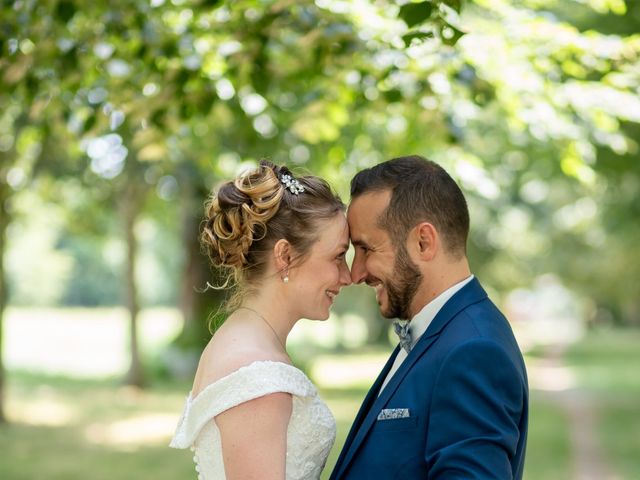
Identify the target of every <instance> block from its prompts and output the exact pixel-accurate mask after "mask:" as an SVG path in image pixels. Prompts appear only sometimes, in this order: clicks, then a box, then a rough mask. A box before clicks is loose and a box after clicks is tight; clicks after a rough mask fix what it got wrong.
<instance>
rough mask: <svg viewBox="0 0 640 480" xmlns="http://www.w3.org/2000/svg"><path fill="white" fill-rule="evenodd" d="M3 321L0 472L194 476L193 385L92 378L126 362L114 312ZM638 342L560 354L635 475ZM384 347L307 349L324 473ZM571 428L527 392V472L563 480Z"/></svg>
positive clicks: (628, 475) (160, 335)
mask: <svg viewBox="0 0 640 480" xmlns="http://www.w3.org/2000/svg"><path fill="white" fill-rule="evenodd" d="M176 325H177V323H176V321H175V319H173V315H172V314H171V312H161V311H160V312H147V316H146V318H145V320H143V322H142V330H143V335H142V336H143V338H144V340H145V344H143V349H144V351H145V353H146V354H147V355H149V356H153V354H154V353H157V347H158V346H159V345H161V344H162V343H163V339H166V338H170V336H171V334H172V332H175V329H176ZM7 327H8V328H7V335H6V337H5V346H6V347H7V349H6V353H7V354H8V355H7V360H8V362H7V365H8V374H7V382H8V384H7V399H6V401H7V414H8V417H9V419H10V421H11V424H10V425H9V426H7V427H6V428H0V452H2V453H1V454H0V479H2V480H5V479H7V480H27V479H28V480H75V479H78V480H79V479H82V480H85V479H89V480H102V479H105V480H106V479H109V480H119V479H122V480H125V479H126V480H130V479H133V478H135V479H136V480H146V479H149V480H150V479H154V480H163V479H167V480H169V479H188V478H196V475H195V471H194V468H193V463H192V460H191V454H190V452H188V451H179V450H173V449H170V448H168V447H167V444H168V442H169V439H170V437H171V435H172V433H173V430H174V428H175V424H176V421H177V419H178V416H179V413H180V412H181V410H182V405H183V402H184V399H185V396H186V394H187V392H188V390H189V388H190V385H189V384H188V383H187V382H166V381H155V382H154V383H153V385H152V388H151V389H149V390H147V391H144V392H139V391H136V390H132V389H129V388H126V387H123V386H121V384H120V383H119V381H118V380H116V379H109V378H108V377H107V379H102V380H96V379H92V378H91V376H90V375H88V373H89V372H98V375H102V376H103V378H104V375H116V376H117V375H119V374H121V372H122V367H123V366H126V352H125V351H124V348H123V345H124V344H125V340H126V335H125V332H126V322H124V321H123V320H122V318H121V315H120V314H118V315H115V314H114V313H113V312H112V311H104V312H96V311H89V310H87V311H82V310H77V311H72V312H58V311H54V312H45V311H43V312H30V311H20V310H15V311H13V312H12V314H10V317H9V322H8V325H7ZM70 333H71V334H70ZM638 345H640V332H628V331H624V332H618V331H608V332H594V333H591V334H589V335H588V336H587V337H586V338H585V339H584V340H583V341H581V342H579V343H578V344H576V345H574V346H573V347H572V348H571V349H569V351H568V352H567V353H566V359H565V360H566V364H567V365H568V366H569V367H570V368H571V370H572V372H573V375H574V376H575V378H576V381H577V387H578V388H580V389H581V390H583V391H584V392H585V394H588V395H593V396H594V397H595V398H596V399H597V400H598V403H597V412H596V413H597V420H598V422H597V425H598V429H599V430H598V432H597V433H598V434H599V435H600V443H601V445H602V446H603V449H604V452H605V454H606V455H607V456H608V459H609V462H610V464H611V465H612V466H613V467H614V468H615V470H616V471H617V473H618V474H619V478H620V479H634V478H637V472H639V471H640V460H639V458H640V456H639V455H638V453H640V444H639V439H640V433H639V432H640V375H638V374H637V372H638V371H639V369H640V348H638ZM387 355H388V350H386V349H383V350H372V351H367V352H361V353H360V354H358V355H345V354H342V355H340V354H328V355H324V356H320V357H318V356H314V358H313V362H306V363H307V365H306V366H307V368H308V370H309V372H310V374H311V376H312V378H313V379H314V381H315V382H316V383H317V384H318V385H319V387H320V390H321V395H322V396H323V398H324V399H325V401H327V403H328V404H329V407H330V409H331V410H332V411H333V413H334V415H335V416H336V420H337V422H338V438H337V440H336V444H335V446H334V448H333V450H332V452H331V455H330V457H329V459H328V462H327V468H326V469H325V472H326V473H325V474H324V475H323V477H322V478H323V479H326V478H328V476H329V473H330V471H331V469H332V467H333V465H334V464H335V461H336V459H337V457H338V454H339V451H340V447H341V446H342V444H343V443H344V439H345V437H346V435H347V433H348V430H349V427H350V425H351V422H352V420H353V418H354V417H355V414H356V412H357V410H358V407H359V405H360V403H361V401H362V399H363V398H364V396H365V393H366V391H367V387H368V385H369V384H370V383H371V382H372V381H373V379H374V378H375V376H376V374H377V372H378V371H379V369H380V367H381V366H382V364H383V362H384V360H385V358H386V356H387ZM30 372H34V373H30ZM73 372H77V373H78V376H74V375H73V374H72V373H73ZM79 377H80V378H79ZM112 378H116V377H112ZM117 378H119V377H117ZM568 431H569V430H568V420H567V415H566V412H565V411H564V410H563V409H562V408H561V407H560V406H559V405H558V404H557V403H556V402H553V401H551V398H550V396H549V395H548V394H546V393H545V392H541V391H536V390H533V391H532V393H531V404H530V424H529V443H528V449H527V460H526V466H525V478H526V479H527V480H537V479H543V478H544V479H551V480H553V479H558V480H560V479H569V478H571V455H572V453H571V446H570V444H569V435H568Z"/></svg>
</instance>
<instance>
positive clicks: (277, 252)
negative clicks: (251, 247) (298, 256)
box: [273, 238, 292, 275]
mask: <svg viewBox="0 0 640 480" xmlns="http://www.w3.org/2000/svg"><path fill="white" fill-rule="evenodd" d="M291 255H292V248H291V244H290V243H289V242H288V241H287V240H285V239H284V238H281V239H280V240H278V241H277V242H276V244H275V245H274V246H273V256H274V259H275V264H276V270H277V271H278V272H283V273H284V274H285V275H286V274H288V272H289V265H290V264H291Z"/></svg>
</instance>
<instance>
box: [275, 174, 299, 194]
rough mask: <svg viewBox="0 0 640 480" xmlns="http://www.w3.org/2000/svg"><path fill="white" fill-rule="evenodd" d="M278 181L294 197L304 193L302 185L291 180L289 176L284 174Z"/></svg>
mask: <svg viewBox="0 0 640 480" xmlns="http://www.w3.org/2000/svg"><path fill="white" fill-rule="evenodd" d="M280 181H281V182H282V183H283V184H284V186H285V188H288V189H289V191H290V192H291V193H293V194H294V195H299V194H301V193H302V192H304V187H303V186H302V184H301V183H300V182H299V181H298V180H296V179H295V178H293V177H292V176H291V175H288V174H284V175H282V176H281V177H280Z"/></svg>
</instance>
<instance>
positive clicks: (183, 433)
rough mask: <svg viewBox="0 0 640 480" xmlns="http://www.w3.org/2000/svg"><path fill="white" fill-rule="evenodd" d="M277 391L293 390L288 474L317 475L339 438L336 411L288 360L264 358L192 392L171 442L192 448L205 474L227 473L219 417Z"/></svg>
mask: <svg viewBox="0 0 640 480" xmlns="http://www.w3.org/2000/svg"><path fill="white" fill-rule="evenodd" d="M275 392H286V393H290V394H291V395H292V397H293V409H292V412H291V418H290V420H289V426H288V430H287V459H286V478H287V480H303V479H304V480H317V479H318V478H319V477H320V472H321V471H322V468H323V467H324V464H325V462H326V461H327V456H328V455H329V450H331V447H332V445H333V442H334V441H335V436H336V423H335V420H334V418H333V415H332V414H331V412H330V411H329V409H328V408H327V406H326V405H325V404H324V402H323V401H322V400H321V399H320V397H319V396H318V392H317V390H316V388H315V387H314V385H313V384H312V383H311V381H310V380H309V378H307V376H306V375H305V374H304V373H302V371H301V370H299V369H297V368H295V367H293V366H291V365H288V364H286V363H282V362H273V361H258V362H254V363H251V364H250V365H247V366H245V367H242V368H240V369H238V370H236V371H235V372H232V373H230V374H229V375H227V376H226V377H223V378H221V379H220V380H217V381H216V382H214V383H212V384H210V385H208V386H207V387H206V388H205V389H204V390H202V392H200V393H199V394H198V395H197V396H196V397H195V398H192V397H191V394H189V396H188V397H187V401H186V403H185V406H184V411H183V413H182V416H181V417H180V421H179V423H178V426H177V428H176V432H175V435H174V437H173V439H172V440H171V444H170V446H171V447H173V448H191V449H192V450H193V451H194V457H193V460H194V462H195V463H196V471H197V472H198V479H200V480H221V479H224V478H225V474H224V463H223V460H222V446H221V442H220V432H219V430H218V427H217V426H216V423H215V420H214V417H215V416H216V415H218V414H219V413H221V412H224V411H225V410H228V409H229V408H231V407H234V406H236V405H239V404H241V403H244V402H247V401H249V400H252V399H255V398H258V397H262V396H264V395H268V394H271V393H275Z"/></svg>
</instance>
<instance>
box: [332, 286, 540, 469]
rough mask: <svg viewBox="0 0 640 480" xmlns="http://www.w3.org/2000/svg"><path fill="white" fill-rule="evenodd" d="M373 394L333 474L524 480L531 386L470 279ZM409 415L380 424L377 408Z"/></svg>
mask: <svg viewBox="0 0 640 480" xmlns="http://www.w3.org/2000/svg"><path fill="white" fill-rule="evenodd" d="M397 354H398V348H396V349H395V350H394V352H393V354H392V355H391V358H389V361H388V362H387V364H386V365H385V366H384V368H383V369H382V372H381V373H380V375H379V377H378V379H377V380H376V381H375V383H374V384H373V387H371V390H369V393H368V394H367V396H366V398H365V400H364V402H363V404H362V406H361V407H360V411H359V412H358V415H357V417H356V419H355V421H354V423H353V426H352V427H351V431H350V432H349V435H348V437H347V440H346V442H345V445H344V447H343V449H342V452H341V453H340V457H339V458H338V461H337V463H336V466H335V469H334V471H333V473H332V474H331V480H342V479H355V480H360V479H362V480H364V479H394V478H398V479H400V478H401V479H430V480H433V479H447V480H451V479H489V478H495V479H511V478H515V479H520V478H522V472H523V466H524V454H525V446H526V439H527V422H528V399H529V389H528V386H527V375H526V370H525V365H524V361H523V359H522V354H521V353H520V349H519V348H518V345H517V343H516V340H515V338H514V336H513V332H512V331H511V327H510V326H509V323H508V322H507V320H506V319H505V317H504V316H503V315H502V314H501V313H500V311H499V310H498V309H497V307H496V306H495V305H494V304H493V303H492V302H491V301H490V300H489V298H488V297H487V294H486V292H485V291H484V289H483V288H482V287H481V286H480V283H479V282H478V281H477V280H476V279H475V278H474V279H473V280H471V281H470V282H469V283H468V284H466V285H465V286H464V287H462V288H461V289H460V290H459V291H458V292H456V294H455V295H454V296H453V297H451V298H450V299H449V301H448V302H447V303H446V304H445V305H444V306H443V307H442V309H441V310H440V312H438V314H437V315H436V317H435V318H434V319H433V321H432V323H431V324H430V325H429V327H428V328H427V331H426V332H425V333H424V335H423V336H422V337H421V339H420V340H419V341H418V343H417V344H416V346H415V347H414V348H413V349H412V350H411V352H410V353H409V355H408V356H407V358H406V359H405V360H404V362H403V363H402V365H401V366H400V368H399V369H398V370H397V371H396V373H395V375H394V376H393V378H392V379H391V380H390V381H389V383H388V384H387V386H386V387H385V389H384V390H383V391H382V393H381V394H380V396H378V392H379V390H380V387H381V385H382V383H383V381H384V379H385V378H386V376H387V373H388V372H389V370H390V369H391V366H392V365H393V361H394V359H395V357H396V355H397ZM393 408H400V409H407V408H408V409H409V415H410V416H409V417H406V418H398V419H388V420H377V417H378V414H379V413H380V411H381V410H383V409H393Z"/></svg>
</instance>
